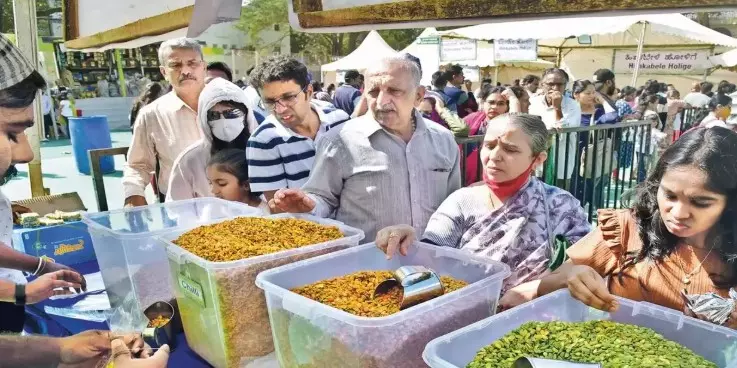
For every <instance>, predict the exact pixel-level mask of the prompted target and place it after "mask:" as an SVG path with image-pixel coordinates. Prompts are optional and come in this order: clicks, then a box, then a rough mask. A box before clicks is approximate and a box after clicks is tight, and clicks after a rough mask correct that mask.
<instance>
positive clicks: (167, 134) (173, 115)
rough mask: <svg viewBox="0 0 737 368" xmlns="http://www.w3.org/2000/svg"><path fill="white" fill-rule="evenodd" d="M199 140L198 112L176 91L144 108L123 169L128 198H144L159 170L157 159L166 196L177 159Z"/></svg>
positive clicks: (162, 189)
mask: <svg viewBox="0 0 737 368" xmlns="http://www.w3.org/2000/svg"><path fill="white" fill-rule="evenodd" d="M200 138H202V131H201V128H200V125H199V123H198V121H197V112H196V111H194V110H192V108H191V107H189V106H187V104H185V103H184V101H182V100H181V99H180V98H179V97H178V96H177V95H176V93H174V91H172V92H169V93H167V94H165V95H164V96H162V97H160V98H159V99H157V100H156V101H154V102H152V103H151V104H149V105H147V106H144V107H143V109H141V112H140V113H139V114H138V117H137V118H136V122H135V124H134V125H133V140H132V141H131V144H130V148H129V149H128V162H127V163H126V164H125V167H124V169H123V190H124V194H125V198H128V197H130V196H134V195H138V196H143V195H144V193H145V189H146V185H148V184H149V183H150V182H151V175H152V173H153V172H154V171H155V170H156V161H157V159H158V161H159V169H160V173H159V177H158V186H159V191H160V192H161V193H162V194H166V192H167V191H168V188H169V176H170V174H171V169H172V166H173V164H174V160H176V159H177V157H178V156H179V154H180V153H182V151H184V149H186V148H187V147H189V146H190V145H191V144H193V143H195V142H197V141H198V140H199V139H200Z"/></svg>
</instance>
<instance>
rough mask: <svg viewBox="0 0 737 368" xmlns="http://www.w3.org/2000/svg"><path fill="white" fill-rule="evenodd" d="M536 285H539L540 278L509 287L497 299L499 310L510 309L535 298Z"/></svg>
mask: <svg viewBox="0 0 737 368" xmlns="http://www.w3.org/2000/svg"><path fill="white" fill-rule="evenodd" d="M538 286H540V280H535V281H530V282H526V283H524V284H521V285H517V286H515V287H513V288H511V289H509V290H508V291H507V292H506V293H504V295H503V296H502V298H501V299H499V307H498V310H499V312H501V311H505V310H508V309H512V308H514V307H516V306H518V305H521V304H524V303H527V302H529V301H531V300H532V299H535V298H537V296H538V294H537V288H538Z"/></svg>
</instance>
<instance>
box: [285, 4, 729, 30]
mask: <svg viewBox="0 0 737 368" xmlns="http://www.w3.org/2000/svg"><path fill="white" fill-rule="evenodd" d="M286 1H287V7H288V11H289V22H290V23H291V25H292V27H294V28H295V29H297V30H301V31H306V32H358V31H367V30H374V29H390V28H424V27H428V26H435V27H441V26H442V27H447V26H455V27H458V26H463V25H468V24H479V23H485V22H488V21H490V20H494V21H496V20H498V19H505V18H509V17H514V18H516V19H517V20H520V19H521V17H538V18H539V17H557V16H560V15H563V14H574V13H577V14H581V13H589V14H593V13H596V12H607V14H609V15H623V14H634V13H644V12H652V11H660V12H662V11H663V9H670V10H673V11H676V9H677V10H679V11H685V10H687V9H691V10H696V9H698V10H700V11H705V10H706V9H707V8H709V7H712V8H714V9H715V10H724V8H726V7H730V6H731V7H734V6H735V3H734V0H698V1H696V0H692V1H683V0H680V1H677V0H650V1H640V2H633V1H629V0H610V1H606V2H602V1H586V0H567V1H557V2H551V1H546V0H528V1H489V0H466V1H449V0H309V1H305V0H286Z"/></svg>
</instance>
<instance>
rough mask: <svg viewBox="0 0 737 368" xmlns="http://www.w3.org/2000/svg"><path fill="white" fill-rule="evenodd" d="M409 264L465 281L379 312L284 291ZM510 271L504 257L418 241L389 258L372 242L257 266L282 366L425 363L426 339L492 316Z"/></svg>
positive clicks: (376, 367) (406, 366)
mask: <svg viewBox="0 0 737 368" xmlns="http://www.w3.org/2000/svg"><path fill="white" fill-rule="evenodd" d="M409 265H422V266H426V267H429V268H430V269H432V270H434V271H435V272H436V273H437V274H438V275H440V276H452V277H454V278H456V279H460V280H464V281H466V282H468V283H469V285H468V286H466V287H464V288H462V289H460V290H457V291H455V292H453V293H450V294H447V295H443V296H441V297H438V298H435V299H432V300H430V301H427V302H424V303H422V304H419V305H416V306H414V307H411V308H407V309H405V310H403V311H400V312H399V313H396V314H393V315H390V316H387V317H380V318H370V317H359V316H356V315H353V314H350V313H347V312H344V311H342V310H339V309H336V308H333V307H330V306H327V305H325V304H322V303H318V302H316V301H314V300H311V299H308V298H306V297H303V296H301V295H298V294H296V293H293V292H291V291H290V290H291V289H294V288H297V287H300V286H304V285H308V284H312V283H315V282H318V281H320V280H325V279H330V278H334V277H339V276H344V275H348V274H352V273H355V272H360V271H371V270H392V271H393V270H396V269H397V268H399V267H402V266H409ZM509 274H510V272H509V267H507V266H506V265H504V264H502V263H499V262H494V261H490V260H487V259H484V258H481V257H478V256H475V255H473V254H470V253H467V252H464V251H460V250H458V249H454V248H448V247H438V246H435V245H430V244H423V243H416V244H415V245H413V246H412V247H411V248H410V250H409V254H408V255H407V256H396V257H393V258H392V259H391V260H387V259H386V255H384V253H382V252H381V251H380V250H379V249H378V248H377V247H376V244H374V243H371V244H366V245H362V246H359V247H356V248H352V249H348V250H344V251H340V252H336V253H333V254H329V255H325V256H321V257H316V258H313V259H310V260H307V261H302V262H298V263H294V264H291V265H287V266H283V267H279V268H276V269H273V270H270V271H266V272H263V273H261V274H260V275H258V278H257V279H256V284H257V285H258V286H259V287H261V288H262V289H264V290H265V291H266V302H267V304H268V306H269V317H270V319H271V325H272V332H273V334H274V344H275V349H276V355H277V358H278V359H279V364H280V366H281V367H282V368H296V367H299V368H307V367H309V368H313V367H314V368H318V367H341V368H359V367H360V368H364V367H366V368H368V367H370V368H398V367H401V368H414V367H425V366H426V365H425V364H424V362H423V361H422V349H424V347H425V345H426V344H427V343H428V342H429V341H430V340H432V339H434V338H436V337H438V336H442V335H444V334H446V333H448V332H450V331H453V330H456V329H458V328H461V327H463V326H466V325H469V324H471V323H474V322H476V321H479V320H481V319H484V318H486V317H488V316H490V315H492V314H494V312H495V311H496V306H497V301H498V299H499V293H500V292H501V287H502V281H503V280H504V279H505V278H506V277H507V276H509Z"/></svg>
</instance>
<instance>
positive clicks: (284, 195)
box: [269, 189, 317, 213]
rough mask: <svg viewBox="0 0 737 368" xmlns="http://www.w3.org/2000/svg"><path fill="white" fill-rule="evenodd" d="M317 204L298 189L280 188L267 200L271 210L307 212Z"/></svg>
mask: <svg viewBox="0 0 737 368" xmlns="http://www.w3.org/2000/svg"><path fill="white" fill-rule="evenodd" d="M316 205H317V204H316V203H315V201H313V200H312V198H310V197H309V196H308V195H307V193H305V192H303V191H302V190H300V189H280V190H278V191H277V192H276V193H274V198H272V199H271V200H270V201H269V207H270V208H271V209H272V210H276V211H279V212H288V213H309V212H312V210H314V209H315V206H316Z"/></svg>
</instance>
